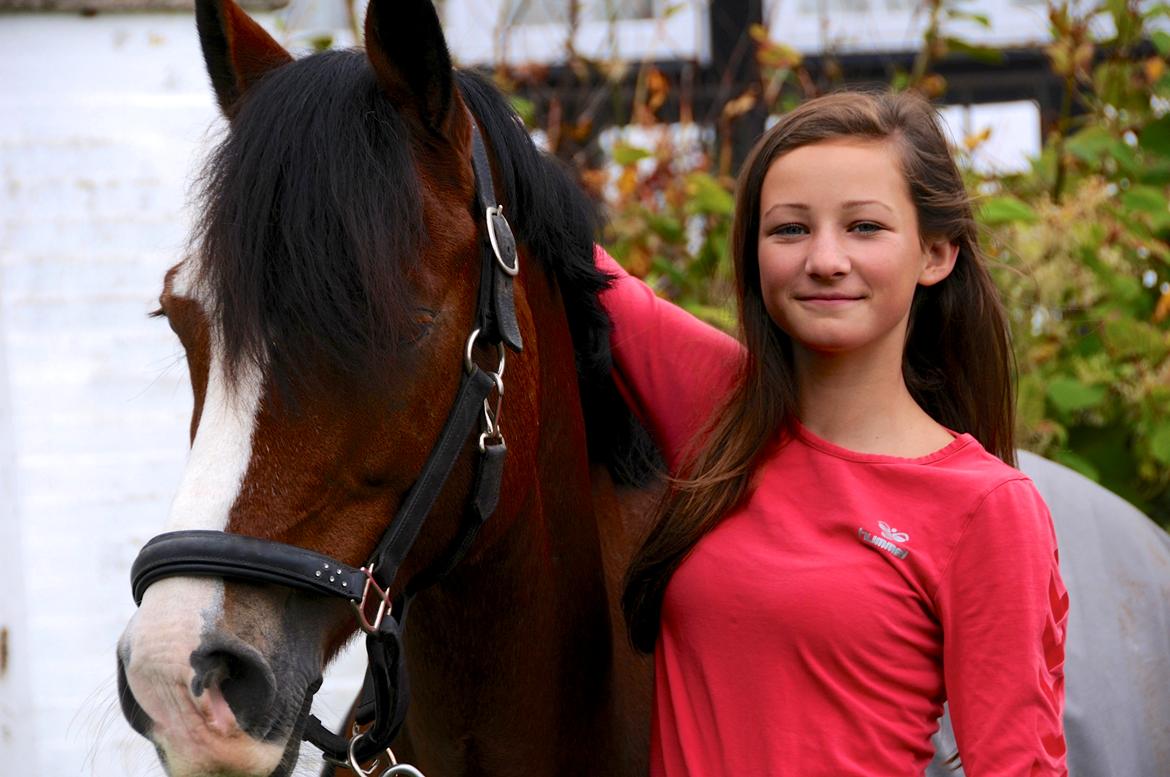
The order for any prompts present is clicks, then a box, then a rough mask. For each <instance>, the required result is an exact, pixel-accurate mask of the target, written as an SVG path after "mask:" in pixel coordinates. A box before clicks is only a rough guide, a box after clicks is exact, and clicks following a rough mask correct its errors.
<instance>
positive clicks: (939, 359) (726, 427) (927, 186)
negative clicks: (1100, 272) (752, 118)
mask: <svg viewBox="0 0 1170 777" xmlns="http://www.w3.org/2000/svg"><path fill="white" fill-rule="evenodd" d="M843 137H850V138H859V139H871V140H874V141H885V142H890V143H894V144H896V145H895V147H896V148H897V149H898V150H899V152H900V157H901V164H902V172H903V173H904V175H905V176H906V182H907V184H908V185H909V188H910V198H911V200H912V201H913V203H914V206H915V209H916V211H917V215H918V230H919V236H920V239H922V240H923V241H925V240H926V239H935V240H937V239H946V240H950V241H952V242H953V243H955V245H957V246H958V247H959V254H958V260H957V261H956V263H955V267H954V270H953V271H952V272H951V274H950V275H949V276H948V277H947V278H946V279H944V280H943V281H941V282H940V283H937V284H935V285H933V286H919V287H918V289H917V290H916V291H915V294H914V300H913V302H912V304H911V311H910V325H909V330H908V332H907V340H906V347H905V351H904V355H903V362H902V372H903V374H904V376H905V381H906V386H907V388H908V389H909V390H910V394H911V395H912V396H913V397H914V399H915V401H916V402H918V404H919V405H920V406H921V407H922V408H923V409H925V410H926V412H927V413H929V414H930V415H931V416H932V417H933V418H934V419H935V420H936V421H938V423H940V424H942V425H943V426H945V427H947V428H948V429H952V430H955V431H959V432H969V433H970V434H971V435H973V436H974V437H975V438H976V439H977V440H979V442H980V443H982V445H983V446H984V447H985V448H986V449H987V450H988V451H990V452H991V453H993V454H994V455H996V456H999V457H1000V458H1001V459H1003V460H1004V461H1006V462H1008V463H1009V464H1013V465H1014V464H1015V444H1014V439H1013V436H1014V426H1015V410H1014V408H1015V392H1014V384H1013V377H1012V376H1013V371H1014V370H1013V368H1014V361H1013V357H1012V350H1011V343H1010V337H1009V332H1008V325H1007V319H1006V315H1005V313H1004V309H1003V305H1002V303H1001V302H1000V299H999V294H998V292H997V291H996V288H995V285H994V284H993V282H992V280H991V277H990V276H989V275H988V272H987V269H986V266H985V264H986V263H985V259H984V256H983V253H982V251H981V250H980V248H979V241H978V237H977V231H976V224H975V220H974V216H973V213H972V208H971V200H970V197H969V196H968V194H967V191H966V188H965V187H964V185H963V180H962V177H961V176H960V175H959V171H958V169H957V168H956V166H955V162H954V160H953V158H952V157H951V154H950V149H949V147H948V145H947V141H946V136H945V134H944V133H943V130H942V127H941V124H940V121H939V118H938V114H937V113H936V112H935V110H934V108H933V107H931V105H930V104H929V103H928V102H927V101H926V100H925V99H923V98H922V97H919V96H917V95H914V94H909V93H903V94H894V93H888V92H882V93H867V92H840V93H836V94H831V95H827V96H825V97H821V98H818V99H815V100H810V101H809V102H806V103H804V104H803V105H801V106H800V107H798V108H796V109H795V110H793V111H792V112H790V113H788V114H786V115H785V116H784V117H782V118H781V119H780V121H779V122H778V123H777V124H776V125H775V126H773V127H772V128H771V129H770V130H768V131H767V132H766V133H764V135H763V136H761V138H760V139H759V140H758V141H757V142H756V145H755V147H754V148H753V149H752V151H751V153H750V155H749V156H748V158H747V160H746V161H745V162H744V166H743V168H742V170H741V172H740V176H739V180H738V183H737V186H736V208H735V221H734V225H733V229H732V237H731V255H732V261H733V262H734V264H735V276H736V291H737V302H738V306H739V324H740V338H741V340H742V342H743V344H744V348H745V354H744V357H745V358H744V360H743V363H742V368H741V374H740V375H739V376H738V379H737V380H736V382H735V388H734V389H732V391H731V392H730V395H729V397H728V398H727V399H726V401H725V402H724V404H723V406H722V407H721V408H720V409H719V410H718V411H717V412H715V413H713V414H712V416H711V420H710V421H709V422H708V424H707V427H706V428H704V429H699V430H696V431H697V434H696V437H695V440H697V441H698V442H697V443H696V444H695V447H694V450H693V451H692V452H691V454H690V455H689V456H687V457H685V459H684V462H685V463H684V464H683V466H682V468H681V473H680V477H679V478H678V479H675V480H672V481H671V483H670V487H669V488H668V489H667V491H666V493H665V494H664V496H663V499H662V502H661V504H660V505H659V509H658V513H657V519H656V521H655V523H654V526H653V528H652V529H651V531H650V534H649V536H648V537H647V538H646V540H645V542H644V543H643V545H642V547H641V549H640V550H639V551H638V553H637V554H636V555H635V556H634V559H633V562H632V564H631V566H630V569H629V571H628V572H627V574H626V582H625V590H624V592H623V595H622V608H623V610H624V612H625V616H626V624H627V628H628V629H629V634H630V639H631V641H632V642H633V643H634V645H635V647H637V648H638V649H639V650H642V651H644V652H651V651H653V649H654V643H655V641H656V640H657V636H658V621H659V616H660V613H661V609H662V596H663V593H664V591H665V589H666V585H667V582H668V581H669V579H670V576H671V575H672V574H673V573H674V570H675V569H677V568H678V566H679V564H680V563H682V560H683V559H684V558H685V557H686V556H687V554H688V553H690V551H691V549H692V548H694V546H695V544H696V543H697V542H698V541H699V540H700V539H701V538H702V537H703V535H705V534H706V533H707V532H709V531H710V530H711V529H712V528H713V527H714V526H715V525H716V524H717V523H718V522H719V521H720V520H721V519H722V518H723V516H724V515H726V514H727V513H728V511H730V510H731V509H732V508H733V507H735V506H736V505H737V504H738V503H739V502H740V501H741V500H742V499H743V498H744V497H745V496H746V494H747V491H748V488H749V481H750V478H751V475H752V471H753V469H754V467H755V464H756V462H757V460H758V458H759V457H760V453H761V451H762V450H763V449H764V447H765V444H766V443H767V442H768V441H769V440H771V439H774V436H775V434H776V432H777V431H778V430H779V429H780V428H781V427H782V426H785V425H790V424H791V421H792V420H793V418H794V417H795V412H796V407H797V405H796V401H797V391H796V383H795V376H794V373H793V368H792V353H793V348H792V341H791V339H790V338H789V336H788V335H787V334H785V332H784V331H783V330H781V329H780V327H778V326H777V325H776V324H775V323H774V322H773V321H772V319H771V317H770V316H769V315H768V312H767V310H766V309H765V307H764V299H763V295H762V293H761V290H760V272H759V255H758V241H759V232H760V189H761V186H762V184H763V181H764V176H765V174H766V173H767V172H768V168H769V167H771V165H772V163H773V162H774V161H775V160H776V159H777V158H778V157H780V156H781V155H782V154H785V153H787V152H789V151H792V150H793V149H796V148H800V147H801V146H807V145H811V144H813V143H818V142H821V141H824V140H830V139H834V138H843Z"/></svg>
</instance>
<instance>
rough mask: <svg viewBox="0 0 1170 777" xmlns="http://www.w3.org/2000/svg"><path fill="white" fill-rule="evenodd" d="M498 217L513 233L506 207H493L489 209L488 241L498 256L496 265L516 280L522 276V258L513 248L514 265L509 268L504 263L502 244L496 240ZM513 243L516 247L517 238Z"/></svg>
mask: <svg viewBox="0 0 1170 777" xmlns="http://www.w3.org/2000/svg"><path fill="white" fill-rule="evenodd" d="M496 216H499V217H500V220H501V221H503V222H504V226H506V227H507V228H508V232H509V233H511V231H512V227H511V225H510V224H508V219H506V218H504V206H503V205H492V206H491V207H489V208H488V209H487V228H488V240H490V241H491V244H492V253H493V254H495V256H496V264H498V265H500V269H501V270H503V271H504V272H506V273H507V274H508V275H511V276H512V277H513V278H515V277H516V276H517V275H519V274H520V257H519V256H518V255H517V254H516V251H515V248H513V249H512V264H511V266H509V265H508V263H507V262H505V261H504V257H503V256H501V255H500V243H499V240H498V239H497V238H496V222H495V217H496ZM511 243H512V245H513V246H515V245H516V240H515V238H512V240H511Z"/></svg>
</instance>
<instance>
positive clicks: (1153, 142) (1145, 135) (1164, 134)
mask: <svg viewBox="0 0 1170 777" xmlns="http://www.w3.org/2000/svg"><path fill="white" fill-rule="evenodd" d="M1138 145H1139V146H1141V147H1142V148H1143V149H1145V150H1146V151H1149V152H1151V153H1153V154H1158V155H1160V156H1170V113H1168V114H1166V115H1165V116H1163V117H1162V118H1160V119H1156V120H1154V121H1151V122H1150V123H1149V124H1147V125H1146V127H1145V129H1143V130H1142V134H1141V135H1140V136H1139V138H1138Z"/></svg>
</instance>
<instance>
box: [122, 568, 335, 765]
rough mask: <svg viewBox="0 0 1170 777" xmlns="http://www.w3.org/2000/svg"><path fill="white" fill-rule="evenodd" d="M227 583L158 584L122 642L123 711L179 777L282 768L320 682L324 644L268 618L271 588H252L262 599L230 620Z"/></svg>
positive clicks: (176, 581)
mask: <svg viewBox="0 0 1170 777" xmlns="http://www.w3.org/2000/svg"><path fill="white" fill-rule="evenodd" d="M224 588H225V586H224V583H223V582H222V581H219V580H213V579H208V578H187V577H175V578H170V579H167V580H163V581H159V582H158V583H157V584H156V585H154V586H151V589H150V591H149V592H147V595H146V596H145V597H144V599H143V604H142V607H141V609H140V610H139V611H138V613H136V615H135V617H134V619H133V620H131V622H130V624H129V626H128V627H127V629H126V632H125V633H124V634H123V636H122V639H121V640H120V642H119V645H118V688H119V696H120V701H121V704H122V710H123V713H124V714H125V716H126V719H127V720H128V721H129V722H130V724H131V726H132V727H133V728H134V729H135V730H136V731H138V732H139V733H140V734H142V735H144V736H146V737H147V738H148V739H150V740H151V742H152V743H153V744H154V745H155V747H156V748H157V749H158V751H159V753H160V755H161V756H162V761H163V763H164V764H165V765H166V769H167V772H168V774H169V775H171V777H200V776H201V775H211V774H223V773H230V774H239V775H255V777H266V776H267V775H272V774H279V773H282V772H283V771H284V770H283V769H282V766H284V765H285V764H287V763H289V762H291V760H293V758H295V751H296V749H297V748H298V747H299V741H300V737H299V736H294V734H295V733H297V730H298V729H297V727H298V726H299V725H302V724H303V722H304V721H303V719H304V714H303V713H304V709H305V707H306V705H305V703H304V700H305V698H306V697H307V696H311V694H312V691H313V690H315V688H316V685H315V683H319V673H320V663H321V662H320V652H321V651H320V648H319V647H318V646H316V645H312V646H308V645H304V644H299V643H300V642H302V640H297V639H295V635H294V636H293V638H292V639H290V635H289V634H288V633H286V632H287V629H284V628H281V627H280V625H279V624H275V623H266V622H262V621H263V619H264V614H265V613H266V612H272V611H273V610H272V608H271V603H270V602H267V601H264V599H265V597H264V591H262V590H256V591H249V592H248V593H249V594H254V595H259V596H260V599H259V600H256V601H254V602H252V601H250V602H249V603H248V605H247V606H246V608H244V609H245V610H246V613H242V614H246V616H247V617H246V618H245V617H236V618H225V608H224V598H225V597H224ZM236 598H239V597H236ZM249 598H250V599H251V598H254V597H249ZM237 609H238V608H237ZM275 611H276V612H279V610H275ZM257 617H259V618H260V619H261V620H256V618H257ZM231 621H236V622H235V624H234V625H233V624H232V623H231ZM245 637H246V638H245Z"/></svg>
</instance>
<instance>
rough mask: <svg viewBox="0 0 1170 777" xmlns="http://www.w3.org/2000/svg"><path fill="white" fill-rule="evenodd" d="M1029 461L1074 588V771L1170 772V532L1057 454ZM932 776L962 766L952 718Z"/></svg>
mask: <svg viewBox="0 0 1170 777" xmlns="http://www.w3.org/2000/svg"><path fill="white" fill-rule="evenodd" d="M1020 468H1021V469H1022V470H1023V471H1024V473H1025V474H1027V475H1028V477H1030V478H1032V480H1033V481H1034V482H1035V483H1036V487H1037V488H1038V489H1039V491H1040V494H1041V495H1042V496H1043V497H1044V499H1045V501H1046V502H1048V506H1049V508H1050V509H1051V511H1052V520H1053V523H1054V524H1055V525H1056V537H1057V543H1058V545H1059V548H1060V569H1061V575H1062V576H1063V577H1064V582H1065V586H1066V587H1067V588H1068V594H1069V615H1068V642H1067V648H1066V657H1065V693H1066V701H1065V713H1064V725H1065V733H1066V737H1067V739H1068V768H1069V775H1070V777H1170V535H1168V534H1167V533H1166V532H1164V531H1163V530H1162V529H1161V528H1159V527H1158V526H1157V525H1156V524H1155V523H1154V522H1153V521H1151V520H1150V519H1149V518H1147V517H1146V516H1145V515H1143V514H1142V513H1141V512H1140V511H1139V510H1137V509H1136V508H1135V507H1133V506H1132V505H1130V504H1129V503H1128V502H1126V501H1125V500H1123V499H1121V498H1120V497H1118V496H1116V495H1114V494H1113V493H1111V492H1110V491H1108V490H1106V489H1104V488H1102V487H1101V486H1099V485H1097V484H1096V483H1094V482H1092V481H1091V480H1089V479H1088V478H1085V477H1083V476H1082V475H1080V474H1078V473H1076V472H1074V471H1072V470H1070V469H1068V468H1067V467H1063V466H1061V465H1059V464H1056V463H1054V462H1051V461H1048V460H1047V459H1043V458H1040V457H1039V456H1035V455H1033V454H1030V453H1024V452H1021V453H1020ZM934 742H935V752H936V753H937V755H936V756H935V760H934V762H933V763H932V764H931V765H930V768H929V769H927V771H926V774H927V777H955V775H962V774H963V771H962V768H961V766H960V767H952V766H946V765H945V764H944V762H945V760H946V759H947V758H948V757H949V756H951V755H953V754H954V753H955V752H956V751H957V749H958V748H957V746H956V745H955V740H954V735H953V733H952V731H951V726H950V720H949V719H948V718H947V717H946V716H944V717H943V718H942V720H941V721H940V725H939V733H938V734H937V735H936V736H935V739H934Z"/></svg>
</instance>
